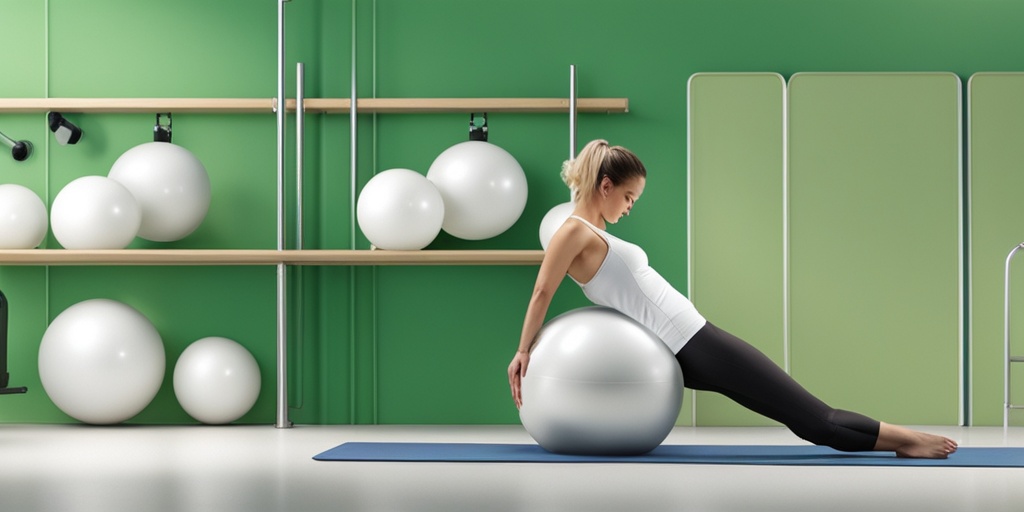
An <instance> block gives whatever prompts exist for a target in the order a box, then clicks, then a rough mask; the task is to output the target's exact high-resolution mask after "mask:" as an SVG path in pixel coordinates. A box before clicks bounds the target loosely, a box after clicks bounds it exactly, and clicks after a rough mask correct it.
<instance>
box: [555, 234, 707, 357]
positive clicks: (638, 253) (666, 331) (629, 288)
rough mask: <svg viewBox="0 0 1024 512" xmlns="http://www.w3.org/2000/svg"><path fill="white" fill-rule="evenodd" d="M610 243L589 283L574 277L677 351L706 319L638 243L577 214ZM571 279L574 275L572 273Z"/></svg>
mask: <svg viewBox="0 0 1024 512" xmlns="http://www.w3.org/2000/svg"><path fill="white" fill-rule="evenodd" d="M570 218H571V219H576V220H578V221H580V222H582V223H583V224H585V225H586V226H587V227H589V228H590V229H592V230H594V232H595V233H597V234H598V235H599V236H600V237H601V238H603V239H604V241H605V242H606V243H607V244H608V254H607V255H606V256H605V258H604V262H602V263H601V267H600V268H599V269H598V270H597V273H596V274H594V277H593V278H592V279H591V280H590V281H588V282H587V283H586V284H583V283H580V282H579V281H576V280H575V279H573V281H575V282H576V284H578V285H580V287H581V288H583V294H584V295H586V296H587V298H588V299H590V300H591V302H593V303H594V304H598V305H601V306H608V307H610V308H614V309H617V310H619V311H621V312H622V313H623V314H625V315H626V316H628V317H630V318H632V319H634V320H636V321H637V322H640V323H641V324H643V325H644V326H646V327H647V328H648V329H650V330H651V331H654V333H655V334H657V335H658V337H659V338H661V340H662V341H664V342H665V344H666V345H668V348H669V349H670V350H672V353H673V354H675V353H678V352H679V350H680V349H682V348H683V345H685V344H686V342H687V341H689V340H690V338H692V337H693V335H694V334H697V331H699V330H700V329H701V328H702V327H704V324H705V323H707V320H705V319H704V317H703V316H701V314H700V313H698V312H697V308H695V307H694V306H693V303H692V302H690V300H689V299H687V298H686V297H685V296H683V294H682V293H679V291H678V290H676V289H675V288H673V287H672V285H670V284H669V283H668V281H666V280H665V278H664V277H661V275H660V274H658V273H657V272H656V271H655V270H654V269H653V268H651V266H650V264H649V263H648V260H647V253H645V252H644V250H643V249H641V248H640V247H639V246H637V245H635V244H631V243H629V242H626V241H624V240H622V239H619V238H616V237H615V236H613V235H611V234H609V233H608V232H606V231H604V230H603V229H599V228H598V227H597V226H594V225H593V224H591V223H590V222H587V221H586V220H585V219H582V218H580V217H578V216H576V215H573V216H571V217H570ZM569 277H570V278H572V276H569Z"/></svg>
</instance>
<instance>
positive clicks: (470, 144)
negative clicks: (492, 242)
mask: <svg viewBox="0 0 1024 512" xmlns="http://www.w3.org/2000/svg"><path fill="white" fill-rule="evenodd" d="M427 179H429V180H430V181H432V182H433V183H434V185H436V186H437V189H438V190H439V191H440V192H441V197H443V198H444V209H445V210H444V224H443V225H442V226H441V227H442V229H444V230H445V232H446V233H448V234H450V235H452V236H454V237H456V238H462V239H465V240H483V239H485V238H491V237H494V236H497V235H500V234H501V233H504V232H505V230H507V229H508V228H510V227H512V225H513V224H515V223H516V221H517V220H519V216H520V215H522V213H523V209H524V208H526V196H527V185H526V174H524V173H523V168H522V167H520V166H519V162H517V161H516V159H515V158H514V157H513V156H512V155H510V154H509V153H508V151H505V150H504V149H501V148H500V147H498V146H495V145H494V144H491V143H489V142H483V141H477V140H471V141H466V142H462V143H459V144H456V145H454V146H452V147H450V148H448V149H446V150H444V152H442V153H441V154H440V155H438V156H437V158H436V159H434V163H432V164H431V165H430V170H429V171H427Z"/></svg>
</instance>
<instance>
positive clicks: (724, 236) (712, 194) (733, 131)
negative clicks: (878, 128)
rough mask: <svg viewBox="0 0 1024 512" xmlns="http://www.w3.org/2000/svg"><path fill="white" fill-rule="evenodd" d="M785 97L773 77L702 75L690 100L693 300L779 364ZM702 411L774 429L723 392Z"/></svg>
mask: <svg viewBox="0 0 1024 512" xmlns="http://www.w3.org/2000/svg"><path fill="white" fill-rule="evenodd" d="M785 94H786V84H785V81H784V80H783V78H782V77H781V76H780V75H778V74H774V73H749V74H746V73H708V74H705V73H701V74H696V75H694V76H693V77H691V78H690V82H689V94H688V112H689V132H688V133H689V153H688V154H689V173H690V176H689V180H690V182H689V186H690V202H689V204H690V236H691V241H690V254H691V257H690V258H691V259H690V262H691V263H690V264H691V270H690V298H691V299H692V300H693V301H694V304H695V305H696V306H697V308H698V310H699V311H701V313H702V314H704V316H705V317H706V318H708V320H709V321H711V322H713V323H715V324H716V325H718V326H719V327H721V328H723V329H725V330H727V331H729V332H731V333H733V334H735V335H737V336H739V337H740V338H742V339H745V340H747V341H748V342H750V343H751V344H752V345H754V346H756V347H757V348H759V349H760V350H761V351H762V352H764V353H765V354H766V355H768V356H769V357H771V358H772V359H773V360H775V362H776V363H777V364H779V365H780V366H784V365H785V340H784V335H785V333H784V325H783V319H784V307H783V299H784V293H783V287H784V277H785V276H784V275H783V269H784V265H783V248H784V244H783V235H784V223H783V221H784V218H783V183H784V169H783V167H784V163H785V162H784V158H783V150H784V148H785V145H784V142H785V134H784V131H785V122H784V120H785V112H784V110H785ZM683 377H684V379H685V375H684V376H683ZM695 404H696V419H697V424H700V425H751V424H772V422H771V421H770V420H767V419H765V418H763V417H761V416H759V415H756V414H754V413H752V412H750V411H747V410H746V409H744V408H742V407H741V406H739V405H737V404H735V403H733V402H732V401H731V400H729V399H727V398H725V397H723V396H721V395H718V394H714V393H706V392H699V393H697V397H696V401H695Z"/></svg>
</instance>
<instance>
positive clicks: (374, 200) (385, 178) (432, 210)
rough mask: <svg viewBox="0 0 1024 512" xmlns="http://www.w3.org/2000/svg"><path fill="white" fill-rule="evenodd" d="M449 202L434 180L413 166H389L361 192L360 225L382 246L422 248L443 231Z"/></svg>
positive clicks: (358, 218) (383, 247) (377, 244)
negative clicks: (392, 167)
mask: <svg viewBox="0 0 1024 512" xmlns="http://www.w3.org/2000/svg"><path fill="white" fill-rule="evenodd" d="M445 209H446V206H445V204H444V201H443V200H442V199H441V194H440V192H438V190H437V188H436V187H434V184H433V183H431V182H430V181H429V180H427V178H425V177H424V176H423V175H422V174H420V173H418V172H416V171H412V170H409V169H388V170H386V171H383V172H380V173H378V174H377V175H376V176H374V177H373V178H371V179H370V181H369V182H367V183H366V186H364V187H363V190H362V192H360V193H359V200H358V201H357V202H356V220H357V221H358V222H359V229H361V230H362V231H363V234H364V235H366V238H367V239H368V240H369V241H370V243H372V244H373V245H374V246H376V247H377V248H378V249H392V250H412V251H415V250H419V249H422V248H424V247H426V246H428V245H430V242H433V241H434V238H437V234H438V233H440V232H441V223H442V221H443V220H444V212H445Z"/></svg>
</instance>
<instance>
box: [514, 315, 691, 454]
mask: <svg viewBox="0 0 1024 512" xmlns="http://www.w3.org/2000/svg"><path fill="white" fill-rule="evenodd" d="M522 396H523V405H522V408H521V409H520V410H519V417H520V420H521V421H522V423H523V426H524V427H525V428H526V431H527V432H529V434H530V435H531V436H532V437H533V438H534V440H536V441H537V443H538V444H539V445H540V446H541V447H543V448H544V449H546V450H548V451H551V452H556V453H570V454H591V455H636V454H642V453H646V452H649V451H651V450H653V449H654V448H656V447H657V446H658V445H659V444H661V442H662V441H664V440H665V438H666V437H667V436H668V434H669V432H671V431H672V427H673V426H674V425H675V421H676V418H677V417H678V416H679V410H680V408H681V407H682V402H683V376H682V371H681V370H680V369H679V363H678V362H677V361H676V359H675V356H674V355H673V354H672V351H671V350H669V349H668V347H667V346H666V345H665V344H664V343H663V342H662V341H661V340H660V339H659V338H658V336H657V335H656V334H654V333H653V332H651V331H650V330H649V329H647V328H646V327H644V326H643V325H641V324H639V323H637V322H635V321H634V320H632V319H631V318H629V317H627V316H626V315H623V314H622V313H620V312H618V311H616V310H614V309H610V308H605V307H599V306H591V307H584V308H580V309H575V310H572V311H569V312H568V313H564V314H562V315H559V316H557V317H555V318H553V319H552V320H551V321H549V322H548V323H547V324H546V325H545V326H544V327H543V328H542V329H541V330H540V332H539V333H538V335H537V342H536V344H535V345H534V348H533V352H532V353H531V356H530V367H529V369H527V371H526V376H525V377H523V382H522Z"/></svg>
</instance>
